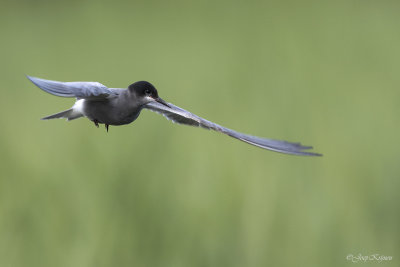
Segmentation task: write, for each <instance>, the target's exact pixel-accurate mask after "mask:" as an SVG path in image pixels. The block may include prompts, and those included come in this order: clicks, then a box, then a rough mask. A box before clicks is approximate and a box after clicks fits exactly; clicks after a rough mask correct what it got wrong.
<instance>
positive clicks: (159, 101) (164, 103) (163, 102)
mask: <svg viewBox="0 0 400 267" xmlns="http://www.w3.org/2000/svg"><path fill="white" fill-rule="evenodd" d="M154 100H155V101H157V102H158V103H160V104H163V105H164V106H167V107H169V108H171V106H170V105H168V103H167V102H165V101H164V100H162V99H161V98H159V97H157V98H155V99H154Z"/></svg>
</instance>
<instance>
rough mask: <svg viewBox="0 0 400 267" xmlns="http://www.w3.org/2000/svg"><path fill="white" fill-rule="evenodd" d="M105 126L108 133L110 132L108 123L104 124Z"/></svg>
mask: <svg viewBox="0 0 400 267" xmlns="http://www.w3.org/2000/svg"><path fill="white" fill-rule="evenodd" d="M104 125H105V126H106V130H107V133H108V124H104Z"/></svg>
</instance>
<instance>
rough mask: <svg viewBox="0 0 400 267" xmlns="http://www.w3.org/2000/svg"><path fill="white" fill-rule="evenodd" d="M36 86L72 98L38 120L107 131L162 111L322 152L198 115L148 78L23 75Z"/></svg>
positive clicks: (284, 147) (291, 150)
mask: <svg viewBox="0 0 400 267" xmlns="http://www.w3.org/2000/svg"><path fill="white" fill-rule="evenodd" d="M27 78H28V79H29V80H30V81H31V82H33V83H34V84H35V85H36V86H37V87H39V88H40V89H42V90H43V91H46V92H47V93H50V94H53V95H56V96H61V97H74V98H76V102H75V104H74V105H73V106H72V108H70V109H68V110H65V111H62V112H59V113H56V114H53V115H50V116H47V117H44V118H42V120H49V119H57V118H65V119H67V120H68V121H70V120H74V119H77V118H80V117H87V118H88V119H89V120H91V121H92V122H93V123H94V124H95V125H96V126H97V127H99V124H104V125H105V127H106V130H107V132H108V128H109V126H110V125H124V124H129V123H131V122H133V121H134V120H136V119H137V118H138V117H139V114H140V112H141V111H142V109H149V110H151V111H154V112H157V113H160V114H162V115H163V116H164V117H166V118H167V119H169V120H171V121H173V122H175V123H179V124H186V125H190V126H196V127H202V128H205V129H209V130H214V131H217V132H221V133H223V134H226V135H229V136H231V137H233V138H236V139H239V140H241V141H243V142H246V143H248V144H251V145H254V146H257V147H260V148H264V149H268V150H272V151H276V152H281V153H285V154H293V155H303V156H322V155H321V154H318V153H313V152H309V151H307V150H309V149H311V148H312V147H311V146H303V145H301V144H300V143H290V142H286V141H279V140H272V139H266V138H261V137H257V136H252V135H247V134H243V133H239V132H236V131H234V130H231V129H228V128H225V127H222V126H220V125H218V124H216V123H213V122H211V121H208V120H205V119H203V118H200V117H199V116H197V115H195V114H193V113H190V112H189V111H186V110H184V109H182V108H180V107H177V106H175V105H173V104H171V103H167V102H165V101H164V100H162V99H161V98H160V97H159V96H158V92H157V90H156V88H155V87H154V86H153V85H152V84H151V83H149V82H146V81H139V82H135V83H133V84H131V85H129V86H128V88H127V89H122V88H108V87H106V86H105V85H103V84H101V83H98V82H59V81H51V80H45V79H40V78H36V77H31V76H27Z"/></svg>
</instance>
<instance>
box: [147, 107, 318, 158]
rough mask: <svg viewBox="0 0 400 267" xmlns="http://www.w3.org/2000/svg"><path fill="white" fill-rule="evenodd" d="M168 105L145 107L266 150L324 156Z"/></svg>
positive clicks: (300, 146) (296, 144)
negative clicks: (240, 131) (244, 131)
mask: <svg viewBox="0 0 400 267" xmlns="http://www.w3.org/2000/svg"><path fill="white" fill-rule="evenodd" d="M168 105H169V106H170V108H168V107H167V106H164V105H162V104H160V103H158V102H150V103H148V104H147V105H145V106H144V107H145V108H147V109H149V110H151V111H154V112H157V113H160V114H162V115H163V116H164V117H166V118H167V119H169V120H171V121H173V122H175V123H180V124H186V125H191V126H197V127H202V128H205V129H209V130H214V131H217V132H221V133H223V134H226V135H229V136H231V137H233V138H236V139H239V140H241V141H243V142H246V143H248V144H251V145H254V146H258V147H261V148H264V149H268V150H272V151H276V152H281V153H285V154H293V155H303V156H322V155H321V154H318V153H313V152H307V151H304V150H307V149H311V148H312V147H311V146H302V145H301V144H300V143H290V142H286V141H279V140H272V139H266V138H261V137H257V136H251V135H247V134H243V133H239V132H236V131H234V130H231V129H228V128H225V127H222V126H220V125H218V124H216V123H213V122H211V121H208V120H205V119H203V118H200V117H199V116H197V115H195V114H193V113H190V112H189V111H186V110H184V109H182V108H179V107H177V106H175V105H173V104H171V103H168Z"/></svg>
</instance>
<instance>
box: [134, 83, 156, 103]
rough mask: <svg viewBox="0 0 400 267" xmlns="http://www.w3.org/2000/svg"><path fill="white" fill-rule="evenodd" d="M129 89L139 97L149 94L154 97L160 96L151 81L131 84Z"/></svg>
mask: <svg viewBox="0 0 400 267" xmlns="http://www.w3.org/2000/svg"><path fill="white" fill-rule="evenodd" d="M128 89H129V91H131V92H133V93H135V94H136V95H137V96H138V97H145V96H148V97H151V98H154V99H156V98H158V93H157V89H156V88H155V87H154V86H153V85H152V84H151V83H149V82H146V81H139V82H135V83H132V84H131V85H129V87H128Z"/></svg>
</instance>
